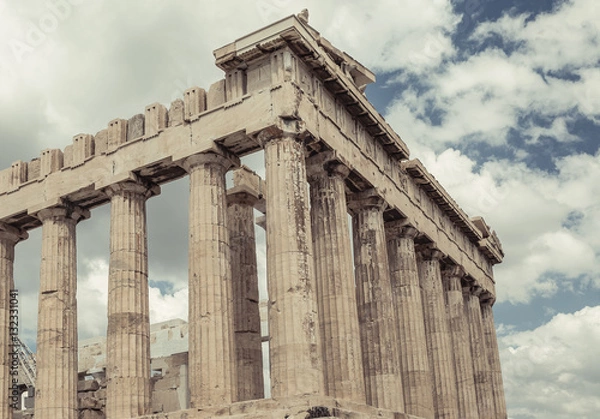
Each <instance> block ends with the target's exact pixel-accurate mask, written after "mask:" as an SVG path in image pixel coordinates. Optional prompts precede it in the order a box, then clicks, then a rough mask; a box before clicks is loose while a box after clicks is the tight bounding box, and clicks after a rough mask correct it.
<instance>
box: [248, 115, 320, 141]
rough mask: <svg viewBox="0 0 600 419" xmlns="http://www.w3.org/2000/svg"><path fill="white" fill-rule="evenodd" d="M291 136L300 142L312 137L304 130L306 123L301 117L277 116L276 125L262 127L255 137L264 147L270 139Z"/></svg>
mask: <svg viewBox="0 0 600 419" xmlns="http://www.w3.org/2000/svg"><path fill="white" fill-rule="evenodd" d="M284 138H291V139H294V140H296V141H298V142H302V143H305V144H306V143H311V142H312V141H313V137H312V135H311V134H310V132H308V131H307V130H306V123H305V122H304V121H303V120H301V119H292V118H279V119H278V121H277V124H276V125H272V126H270V127H267V128H265V129H263V130H262V131H261V132H259V133H258V135H257V136H256V139H257V141H258V143H259V144H260V145H261V146H262V147H264V146H265V145H267V144H268V143H270V142H272V141H277V140H281V139H284Z"/></svg>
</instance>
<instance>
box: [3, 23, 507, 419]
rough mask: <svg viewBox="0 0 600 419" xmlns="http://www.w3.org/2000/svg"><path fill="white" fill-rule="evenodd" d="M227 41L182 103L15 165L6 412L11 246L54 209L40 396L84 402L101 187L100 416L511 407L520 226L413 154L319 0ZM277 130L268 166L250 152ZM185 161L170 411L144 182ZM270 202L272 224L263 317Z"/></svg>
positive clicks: (8, 230) (405, 412)
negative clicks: (87, 237)
mask: <svg viewBox="0 0 600 419" xmlns="http://www.w3.org/2000/svg"><path fill="white" fill-rule="evenodd" d="M214 55H215V58H216V65H217V66H218V67H219V68H220V69H222V70H223V71H224V73H225V77H224V79H222V80H220V81H217V82H216V83H214V84H212V85H211V86H210V88H209V89H208V90H204V89H202V88H200V87H191V88H189V89H187V90H186V91H185V92H184V95H183V98H181V99H177V100H175V101H174V102H172V103H171V104H170V106H168V107H167V106H164V105H162V104H160V103H154V104H151V105H149V106H146V107H145V109H144V112H143V113H142V114H138V115H135V116H133V117H131V118H129V119H114V120H112V121H110V122H109V123H108V126H107V127H106V129H103V130H101V131H100V132H98V133H96V134H95V135H91V134H79V135H76V136H75V137H74V138H73V143H72V144H70V145H68V146H66V148H65V149H64V150H60V149H48V150H43V151H42V152H41V155H40V156H39V158H35V159H33V160H32V161H29V162H24V161H17V162H15V163H13V164H12V166H11V167H10V168H7V169H5V170H3V171H1V172H0V296H1V298H0V343H1V345H2V355H1V357H0V358H1V361H2V362H1V366H0V394H1V395H2V397H0V419H8V418H12V417H13V413H14V412H13V409H11V404H10V399H9V394H10V391H11V390H10V389H11V382H12V381H11V375H10V363H11V361H10V358H9V354H8V353H9V349H8V346H9V342H10V336H9V332H8V331H9V298H10V297H9V291H10V289H11V288H12V284H13V283H14V278H13V263H14V260H15V255H16V257H17V258H18V257H19V252H18V247H17V249H16V252H15V247H16V245H17V243H19V242H20V241H23V240H26V239H27V238H28V231H29V230H32V229H36V228H38V227H41V229H42V250H41V273H40V291H39V308H38V332H37V348H36V370H37V371H36V375H37V376H36V383H35V409H34V415H35V418H36V419H76V418H78V417H80V416H78V415H80V412H79V410H80V408H81V406H80V405H79V404H80V403H81V400H80V399H81V398H78V391H77V390H78V332H77V304H78V303H79V304H80V305H81V304H85V301H79V302H77V300H76V290H77V262H76V259H77V257H76V251H77V240H76V230H77V225H78V223H80V222H86V221H85V220H87V219H88V218H89V217H90V210H91V209H93V208H95V207H97V206H100V205H104V204H110V216H111V218H110V272H109V279H108V295H109V297H108V302H107V304H108V328H107V335H106V347H107V351H106V366H105V374H106V395H105V397H106V399H105V407H103V409H102V410H103V411H102V416H99V417H106V418H109V419H129V418H147V419H150V418H155V419H159V418H164V419H166V418H169V419H174V418H177V419H179V418H181V419H183V418H187V419H196V418H209V417H232V418H330V417H331V418H334V417H335V418H374V417H377V418H390V419H391V418H395V419H398V418H455V419H458V418H467V419H477V418H481V419H490V418H498V419H500V418H506V416H507V413H506V406H505V400H504V391H503V384H502V374H501V369H500V358H499V352H498V344H497V338H496V331H495V327H494V319H493V313H492V305H493V304H494V301H495V295H496V292H495V282H494V277H493V272H492V267H493V265H494V264H497V263H500V262H501V261H502V258H503V252H502V247H501V245H500V242H499V240H498V238H497V236H496V234H495V233H494V232H493V230H491V229H490V227H489V226H488V225H487V224H486V222H485V220H484V219H483V218H481V217H473V218H469V217H468V216H467V215H466V214H465V212H464V211H463V210H462V209H461V208H460V207H459V206H458V205H457V203H456V202H455V201H454V200H453V199H452V198H451V197H450V196H449V194H448V193H447V192H446V191H445V190H444V188H443V187H442V186H441V185H440V183H438V181H437V180H436V179H435V178H434V176H432V175H431V174H430V173H429V172H428V171H427V169H426V168H425V167H424V166H423V164H422V163H421V162H420V161H419V160H417V159H411V158H410V155H409V150H408V148H407V146H406V144H405V143H404V142H403V140H402V139H401V138H400V136H399V135H398V134H396V133H395V132H394V131H393V130H392V128H391V127H390V126H389V125H388V124H387V123H386V121H385V120H384V119H383V117H382V116H381V115H380V114H379V113H378V112H377V111H376V109H375V108H374V106H373V105H372V104H371V103H370V102H369V101H368V100H367V98H366V96H365V88H366V86H367V85H368V84H370V83H372V82H374V81H375V76H374V74H373V73H372V72H371V71H370V70H369V69H367V68H365V67H364V66H363V65H361V64H360V63H359V62H358V61H356V60H355V59H353V58H352V57H351V56H350V55H348V54H347V53H345V52H342V51H340V50H338V49H337V48H336V47H334V46H333V45H332V44H331V43H329V42H328V41H327V40H326V39H324V38H323V37H321V35H320V34H319V32H317V31H316V30H315V29H314V28H312V27H311V26H310V25H309V24H308V22H307V19H306V17H305V16H304V15H302V14H301V15H298V16H290V17H287V18H285V19H282V20H280V21H278V22H275V23H273V24H271V25H269V26H267V27H265V28H263V29H260V30H257V31H255V32H253V33H251V34H249V35H246V36H244V37H242V38H240V39H237V40H236V41H235V42H232V43H230V44H228V45H226V46H224V47H222V48H219V49H217V50H215V51H214ZM259 151H263V152H264V168H265V171H264V173H265V175H264V179H261V178H259V177H258V176H257V175H256V174H254V173H253V172H250V171H249V170H247V169H246V168H244V167H243V166H241V164H240V157H243V156H247V155H250V154H253V153H257V152H259ZM228 172H233V180H234V182H233V187H230V188H229V189H228V188H227V184H226V175H227V174H228ZM229 176H231V174H229ZM183 177H187V178H188V179H189V191H190V197H189V266H188V268H189V279H188V281H189V282H188V286H189V302H188V304H189V319H188V324H187V333H188V346H189V347H188V352H187V376H186V386H187V389H186V391H185V394H186V396H185V398H186V400H185V403H183V405H182V406H183V407H182V408H181V409H180V410H176V411H169V412H167V411H163V412H156V411H152V409H151V406H152V394H153V385H154V384H153V383H154V381H153V379H152V377H151V367H150V362H151V359H150V335H151V333H150V323H149V295H148V249H147V247H148V240H147V237H146V231H147V225H146V202H147V200H149V199H152V197H154V196H156V195H158V194H159V193H160V188H161V184H164V183H166V182H170V181H172V180H175V179H179V178H183ZM255 209H256V210H259V211H260V212H262V213H263V214H264V217H262V220H261V222H260V223H259V224H260V225H261V226H262V227H263V228H265V230H266V233H265V234H266V249H267V257H266V261H267V262H266V264H267V266H266V270H267V278H266V281H267V290H268V304H267V309H266V311H267V312H268V316H267V317H268V336H264V337H261V333H260V322H261V320H260V314H259V311H260V310H259V302H258V277H257V275H258V274H257V259H256V250H255V246H256V243H255V241H256V239H255V233H254V228H255V224H256V222H257V220H256V219H255V215H254V211H255ZM103 314H104V313H102V315H103ZM99 315H100V313H99ZM262 341H265V342H267V345H268V354H269V355H268V360H269V365H270V370H269V376H270V388H269V389H267V391H266V392H265V388H264V382H263V375H262V371H263V367H264V366H263V357H262V353H263V345H262ZM80 387H81V386H80ZM265 394H266V395H268V396H269V397H267V398H265ZM14 414H16V413H14Z"/></svg>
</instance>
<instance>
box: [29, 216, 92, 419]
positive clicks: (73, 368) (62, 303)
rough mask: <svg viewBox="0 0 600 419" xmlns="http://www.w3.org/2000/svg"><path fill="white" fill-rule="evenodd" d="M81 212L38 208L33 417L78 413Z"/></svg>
mask: <svg viewBox="0 0 600 419" xmlns="http://www.w3.org/2000/svg"><path fill="white" fill-rule="evenodd" d="M82 215H83V214H82V212H81V211H79V210H75V209H73V208H71V207H69V206H61V207H55V208H51V209H45V210H42V211H40V212H39V213H38V214H37V216H38V218H39V219H40V220H41V221H42V263H41V269H40V278H41V281H40V294H39V303H38V333H37V354H36V386H35V387H36V388H35V417H36V419H76V418H77V407H78V406H77V248H76V225H77V221H78V220H79V219H81V218H82Z"/></svg>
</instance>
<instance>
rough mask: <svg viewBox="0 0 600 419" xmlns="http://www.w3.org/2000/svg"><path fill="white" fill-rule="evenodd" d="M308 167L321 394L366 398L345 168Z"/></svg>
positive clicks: (362, 400) (332, 165) (335, 165)
mask: <svg viewBox="0 0 600 419" xmlns="http://www.w3.org/2000/svg"><path fill="white" fill-rule="evenodd" d="M320 157H321V156H317V158H320ZM309 169H310V170H309V182H310V186H311V188H310V195H311V221H312V233H313V244H314V252H315V280H316V283H317V301H318V305H319V326H320V332H321V345H322V353H323V372H324V379H325V394H326V395H328V396H331V397H337V398H340V399H346V400H353V401H356V402H360V403H365V386H364V376H363V363H362V355H361V349H360V332H359V327H358V313H357V307H356V289H355V286H354V273H353V266H352V249H351V248H350V233H349V226H348V210H347V208H346V190H345V187H346V186H345V182H344V179H345V178H346V176H348V173H349V169H348V168H347V167H346V166H344V165H342V164H339V163H335V162H327V163H326V165H325V167H323V163H322V162H315V164H314V165H311V166H310V168H309Z"/></svg>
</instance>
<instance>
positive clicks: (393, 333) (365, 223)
mask: <svg viewBox="0 0 600 419" xmlns="http://www.w3.org/2000/svg"><path fill="white" fill-rule="evenodd" d="M384 208H385V203H384V201H383V200H382V199H381V198H379V197H377V196H370V197H365V198H362V199H360V198H359V199H356V200H353V202H352V209H353V213H354V216H353V233H354V266H355V275H356V299H357V303H358V319H359V326H360V336H361V348H362V355H363V365H364V370H365V373H364V375H365V392H366V398H367V404H369V405H372V406H375V407H380V408H385V409H390V410H393V411H396V412H403V411H404V399H403V395H402V379H401V377H400V365H399V364H400V359H399V357H400V355H399V354H398V350H399V341H398V330H397V326H396V314H395V310H394V304H393V299H392V289H391V284H390V268H389V263H388V254H387V249H386V243H385V231H384V225H383V210H384Z"/></svg>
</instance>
